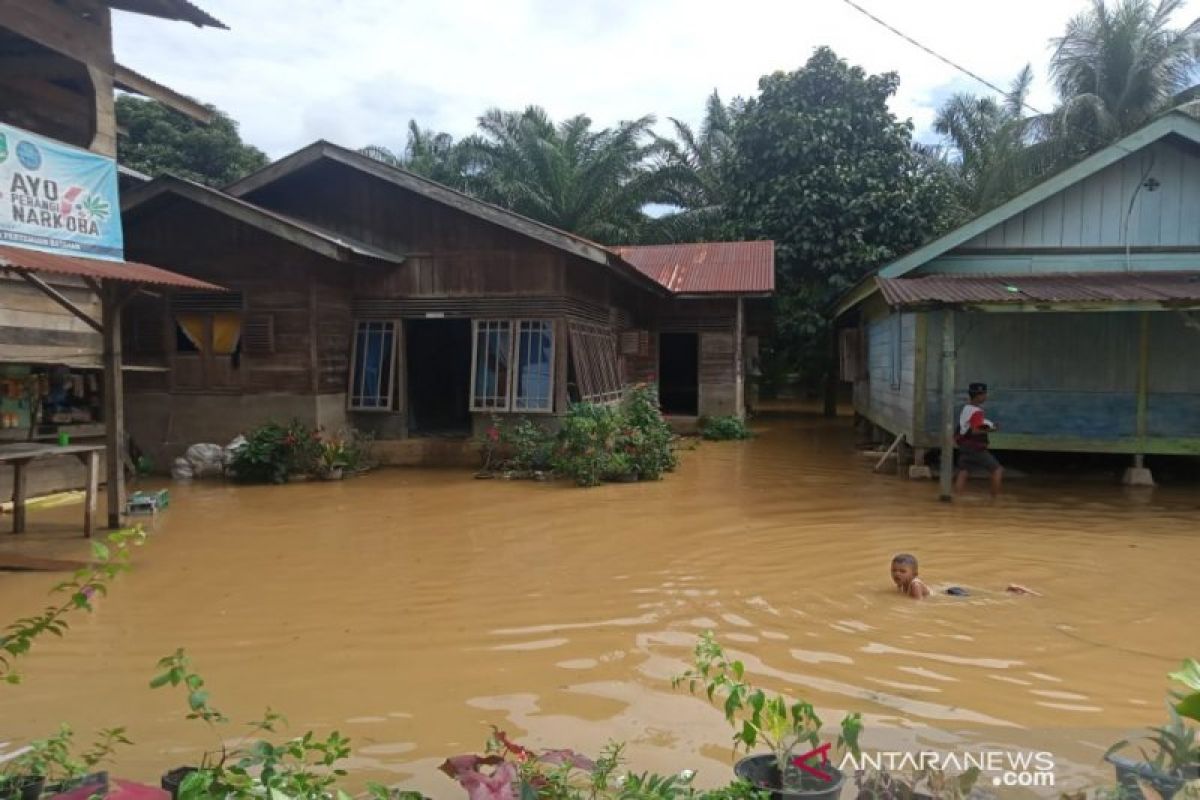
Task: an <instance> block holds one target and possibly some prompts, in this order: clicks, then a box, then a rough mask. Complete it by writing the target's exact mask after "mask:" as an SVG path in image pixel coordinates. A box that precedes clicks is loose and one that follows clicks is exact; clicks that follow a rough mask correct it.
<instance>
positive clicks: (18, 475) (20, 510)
mask: <svg viewBox="0 0 1200 800" xmlns="http://www.w3.org/2000/svg"><path fill="white" fill-rule="evenodd" d="M28 463H29V462H28V461H14V462H12V466H13V494H12V499H13V528H12V532H13V533H24V532H25V465H26V464H28Z"/></svg>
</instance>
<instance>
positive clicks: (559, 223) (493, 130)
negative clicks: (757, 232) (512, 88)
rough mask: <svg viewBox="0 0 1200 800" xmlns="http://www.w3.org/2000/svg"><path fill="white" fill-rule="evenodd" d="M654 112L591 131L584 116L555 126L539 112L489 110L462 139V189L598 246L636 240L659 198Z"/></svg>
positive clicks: (587, 119) (527, 110) (534, 108)
mask: <svg viewBox="0 0 1200 800" xmlns="http://www.w3.org/2000/svg"><path fill="white" fill-rule="evenodd" d="M653 122H654V118H653V117H649V116H647V117H642V118H640V119H636V120H632V121H629V122H621V123H618V124H617V125H616V127H613V128H605V129H603V130H598V131H597V130H593V129H592V121H591V119H589V118H588V117H586V116H584V115H582V114H581V115H579V116H575V117H571V118H570V119H568V120H566V121H564V122H561V123H559V124H557V125H555V124H554V122H552V121H551V120H550V118H549V117H548V116H547V114H546V112H545V110H544V109H542V108H539V107H537V106H530V107H528V108H526V109H525V110H524V111H501V110H499V109H492V110H490V111H488V112H487V113H486V114H484V115H483V116H482V117H480V119H479V133H478V134H476V135H474V136H471V137H468V138H467V139H464V140H463V142H462V147H463V148H464V152H465V157H466V160H467V166H466V170H467V175H468V187H469V190H470V191H471V192H472V193H474V194H476V195H477V196H479V197H481V198H483V199H484V200H488V201H490V202H493V203H496V204H497V205H501V206H504V207H505V208H509V209H511V210H513V211H516V212H517V213H520V214H524V215H525V216H527V217H531V218H532V219H536V220H538V221H539V222H544V223H546V224H547V225H553V226H554V227H556V228H561V229H562V230H565V231H570V232H571V233H575V234H578V235H580V236H584V237H586V238H589V239H594V240H596V241H598V242H603V243H605V244H620V243H626V242H634V241H638V240H639V237H640V236H641V234H642V231H643V228H644V227H645V225H646V222H647V217H646V215H645V213H644V212H643V210H642V209H643V208H644V207H645V206H646V205H647V204H648V203H650V202H653V201H654V200H655V199H657V197H658V196H659V190H660V185H661V179H660V177H659V175H658V174H657V172H656V170H654V169H653V168H652V165H651V163H650V159H651V157H652V156H653V155H654V154H655V153H656V152H657V151H658V149H659V148H660V145H659V144H658V143H657V142H656V141H654V139H653V137H652V136H651V133H650V126H651V125H652V124H653Z"/></svg>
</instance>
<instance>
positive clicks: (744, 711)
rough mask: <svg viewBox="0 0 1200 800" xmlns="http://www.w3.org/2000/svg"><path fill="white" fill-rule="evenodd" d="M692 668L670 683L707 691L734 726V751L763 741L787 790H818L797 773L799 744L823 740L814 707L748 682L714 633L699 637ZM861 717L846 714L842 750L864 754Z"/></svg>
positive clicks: (810, 744) (743, 670) (840, 737)
mask: <svg viewBox="0 0 1200 800" xmlns="http://www.w3.org/2000/svg"><path fill="white" fill-rule="evenodd" d="M692 656H693V663H692V667H691V668H690V669H688V670H687V671H686V672H684V673H683V674H682V675H679V676H677V677H675V678H673V679H672V680H671V685H672V686H674V687H676V688H677V687H679V686H680V685H683V684H687V687H688V691H690V692H692V693H693V694H694V693H695V692H696V690H697V689H702V690H703V691H704V694H705V696H706V697H707V698H708V700H709V702H711V703H714V704H717V705H719V706H720V707H721V709H722V710H723V711H724V712H725V719H726V721H727V722H728V723H729V724H730V725H731V726H732V727H733V729H734V734H733V742H734V746H735V747H742V748H745V749H746V751H747V752H749V751H751V750H753V749H754V748H755V747H756V746H757V745H759V744H760V743H761V744H762V745H764V746H766V747H768V748H770V750H771V752H772V753H773V754H774V755H775V764H776V766H777V767H778V768H779V773H780V775H782V777H783V788H785V789H815V788H820V784H817V783H813V782H812V779H811V777H810V776H808V775H807V774H806V773H804V772H802V771H801V770H800V769H798V768H797V767H796V766H795V765H794V764H793V763H792V759H793V756H794V753H795V751H796V748H797V747H798V746H799V745H805V746H808V747H816V746H817V745H818V744H819V742H820V733H821V718H820V717H819V716H817V712H816V709H814V708H813V706H812V704H811V703H808V702H805V701H799V702H795V703H792V702H789V701H788V700H787V698H785V697H783V696H782V695H768V694H767V693H766V692H764V691H763V690H762V689H759V688H757V687H755V686H753V685H752V684H750V682H749V681H747V680H746V679H745V674H746V668H745V665H743V664H742V662H740V661H731V660H730V659H729V658H728V657H727V656H726V655H725V651H724V650H723V649H722V648H721V646H720V645H719V644H718V643H717V640H716V637H715V636H714V635H713V633H712V631H707V632H705V633H704V634H702V635H701V636H700V639H699V641H697V642H696V647H695V649H694V650H693V653H692ZM861 732H862V715H861V714H857V713H856V714H847V715H846V716H845V717H844V718H843V719H842V723H841V733H840V734H839V735H838V739H837V747H838V749H839V750H842V751H844V752H849V753H853V754H854V755H855V756H857V755H859V746H858V739H859V736H860V734H861Z"/></svg>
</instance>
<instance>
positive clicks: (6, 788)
mask: <svg viewBox="0 0 1200 800" xmlns="http://www.w3.org/2000/svg"><path fill="white" fill-rule="evenodd" d="M45 788H46V778H45V776H42V775H16V776H13V777H11V778H9V779H8V780H7V781H5V782H4V783H0V800H37V799H38V798H39V797H41V796H42V791H43V790H44V789H45Z"/></svg>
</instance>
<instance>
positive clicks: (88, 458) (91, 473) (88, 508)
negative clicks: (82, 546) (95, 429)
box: [81, 450, 100, 539]
mask: <svg viewBox="0 0 1200 800" xmlns="http://www.w3.org/2000/svg"><path fill="white" fill-rule="evenodd" d="M81 459H82V461H83V465H84V467H85V468H86V469H87V494H86V496H85V497H84V500H83V535H84V536H86V537H87V538H89V539H90V538H92V532H93V531H95V529H96V483H97V481H98V480H99V473H100V454H99V453H97V452H96V451H95V450H92V451H91V452H88V453H85V454H84V455H83V456H81Z"/></svg>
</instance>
